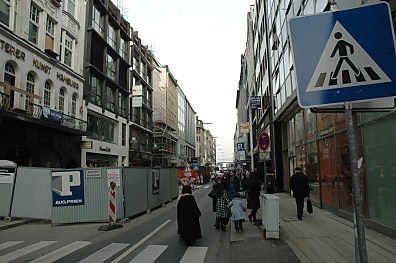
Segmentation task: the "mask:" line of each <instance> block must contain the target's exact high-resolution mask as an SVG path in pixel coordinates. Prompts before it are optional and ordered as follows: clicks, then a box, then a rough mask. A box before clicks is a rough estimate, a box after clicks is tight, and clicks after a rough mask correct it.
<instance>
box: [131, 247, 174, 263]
mask: <svg viewBox="0 0 396 263" xmlns="http://www.w3.org/2000/svg"><path fill="white" fill-rule="evenodd" d="M167 247H168V246H160V245H150V246H148V247H146V248H145V249H144V250H143V251H142V252H140V253H139V254H138V255H137V256H136V257H135V258H134V259H132V261H130V263H154V261H155V260H156V259H157V258H158V257H159V256H160V255H161V254H162V252H164V251H165V249H166V248H167Z"/></svg>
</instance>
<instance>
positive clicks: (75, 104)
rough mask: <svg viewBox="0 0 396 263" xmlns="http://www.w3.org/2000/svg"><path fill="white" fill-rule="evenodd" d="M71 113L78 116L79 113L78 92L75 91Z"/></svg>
mask: <svg viewBox="0 0 396 263" xmlns="http://www.w3.org/2000/svg"><path fill="white" fill-rule="evenodd" d="M71 106H72V107H71V115H73V116H76V114H77V94H76V93H74V94H73V96H72V105H71Z"/></svg>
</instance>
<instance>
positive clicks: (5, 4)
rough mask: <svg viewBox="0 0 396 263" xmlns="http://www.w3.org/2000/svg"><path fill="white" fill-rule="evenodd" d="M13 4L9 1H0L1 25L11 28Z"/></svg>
mask: <svg viewBox="0 0 396 263" xmlns="http://www.w3.org/2000/svg"><path fill="white" fill-rule="evenodd" d="M10 10H11V3H10V1H9V0H0V23H1V24H4V25H6V26H7V27H9V26H10V13H11V11H10Z"/></svg>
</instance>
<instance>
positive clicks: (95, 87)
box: [89, 75, 102, 106]
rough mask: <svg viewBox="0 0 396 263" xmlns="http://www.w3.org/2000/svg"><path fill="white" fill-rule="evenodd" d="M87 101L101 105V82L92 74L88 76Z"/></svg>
mask: <svg viewBox="0 0 396 263" xmlns="http://www.w3.org/2000/svg"><path fill="white" fill-rule="evenodd" d="M89 101H90V102H92V103H93V104H96V105H98V106H101V105H102V83H101V81H100V80H99V79H98V78H97V77H95V76H93V75H91V76H90V87H89Z"/></svg>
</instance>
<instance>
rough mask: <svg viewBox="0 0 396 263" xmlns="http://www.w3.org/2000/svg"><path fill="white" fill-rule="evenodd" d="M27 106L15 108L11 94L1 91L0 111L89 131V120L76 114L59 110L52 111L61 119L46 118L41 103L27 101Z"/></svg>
mask: <svg viewBox="0 0 396 263" xmlns="http://www.w3.org/2000/svg"><path fill="white" fill-rule="evenodd" d="M26 103H27V107H25V108H14V107H11V106H10V104H11V103H10V95H8V94H5V93H3V92H0V111H5V112H9V113H13V114H18V115H22V116H25V117H28V118H32V119H40V120H43V121H46V122H50V123H57V124H59V125H61V126H64V127H68V128H70V129H74V130H79V131H83V132H86V131H87V122H86V121H84V120H81V119H78V118H76V117H74V116H70V115H67V114H64V113H62V114H60V113H59V112H56V111H52V112H56V113H58V114H59V115H58V116H60V118H59V119H56V120H55V119H54V118H45V117H44V115H43V106H42V105H39V104H35V103H32V102H29V101H27V102H26Z"/></svg>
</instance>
